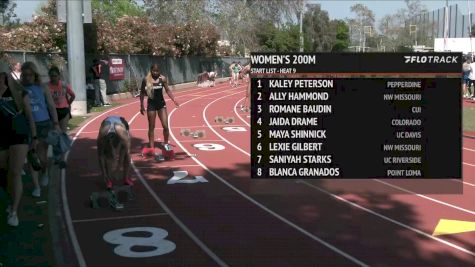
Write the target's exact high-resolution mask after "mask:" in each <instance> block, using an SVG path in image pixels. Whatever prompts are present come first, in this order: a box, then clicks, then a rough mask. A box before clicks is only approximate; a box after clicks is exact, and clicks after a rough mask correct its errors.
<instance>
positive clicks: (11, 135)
mask: <svg viewBox="0 0 475 267" xmlns="http://www.w3.org/2000/svg"><path fill="white" fill-rule="evenodd" d="M2 122H3V121H2ZM9 124H10V125H11V122H10V123H9ZM2 132H3V130H2ZM30 142H31V136H30V135H29V134H18V133H17V132H16V131H15V130H14V129H11V128H8V129H5V132H4V135H3V136H2V138H0V151H1V150H7V149H9V148H10V147H11V146H14V145H28V144H30Z"/></svg>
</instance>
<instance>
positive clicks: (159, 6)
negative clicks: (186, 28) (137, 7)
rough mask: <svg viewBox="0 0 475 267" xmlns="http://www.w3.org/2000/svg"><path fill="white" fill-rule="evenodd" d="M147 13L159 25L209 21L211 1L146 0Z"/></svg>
mask: <svg viewBox="0 0 475 267" xmlns="http://www.w3.org/2000/svg"><path fill="white" fill-rule="evenodd" d="M143 2H144V9H145V13H146V14H147V15H148V17H149V18H150V20H151V21H152V22H154V23H155V24H157V25H161V24H184V23H187V22H189V21H197V20H198V21H204V22H209V21H210V19H209V9H210V7H211V6H210V5H211V1H206V0H181V1H156V0H144V1H143Z"/></svg>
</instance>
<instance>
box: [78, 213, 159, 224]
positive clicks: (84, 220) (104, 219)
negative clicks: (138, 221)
mask: <svg viewBox="0 0 475 267" xmlns="http://www.w3.org/2000/svg"><path fill="white" fill-rule="evenodd" d="M164 215H167V216H168V213H150V214H143V215H130V216H116V217H109V218H93V219H82V220H73V223H82V222H100V221H110V220H118V219H135V218H145V217H155V216H164Z"/></svg>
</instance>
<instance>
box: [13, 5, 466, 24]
mask: <svg viewBox="0 0 475 267" xmlns="http://www.w3.org/2000/svg"><path fill="white" fill-rule="evenodd" d="M15 2H16V3H17V5H18V6H17V8H16V12H17V14H18V16H19V17H20V19H21V20H22V21H30V20H31V17H32V15H33V14H34V12H35V10H37V9H38V6H39V5H40V4H41V3H45V2H46V1H45V0H15ZM309 2H312V3H319V4H321V5H322V8H323V9H325V10H327V11H328V13H329V15H330V18H332V19H344V18H346V17H351V12H350V7H351V6H352V5H354V4H356V3H361V4H364V5H366V6H368V7H369V8H370V9H372V10H373V12H374V13H375V15H376V21H379V19H380V18H382V17H383V16H384V15H386V14H388V13H390V12H394V11H396V10H397V9H399V8H404V6H405V4H404V1H403V0H384V1H383V0H379V1H378V0H373V1H368V0H366V1H344V0H324V1H316V0H315V1H313V0H309ZM422 2H423V3H424V4H425V5H426V6H427V8H428V9H429V10H435V9H438V8H441V7H443V6H444V5H445V0H437V1H426V0H423V1H422ZM468 3H470V10H471V12H472V13H473V12H475V0H470V1H467V0H461V1H458V0H457V1H454V0H452V1H449V5H452V4H458V5H459V6H460V10H462V14H467V13H468Z"/></svg>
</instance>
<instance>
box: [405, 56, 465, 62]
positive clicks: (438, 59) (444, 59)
mask: <svg viewBox="0 0 475 267" xmlns="http://www.w3.org/2000/svg"><path fill="white" fill-rule="evenodd" d="M404 58H405V59H406V61H405V62H404V63H406V64H407V63H445V64H456V63H459V62H458V56H404Z"/></svg>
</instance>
